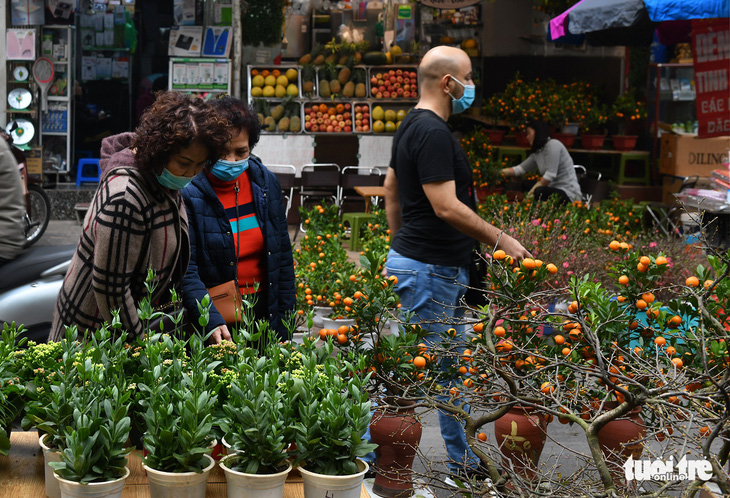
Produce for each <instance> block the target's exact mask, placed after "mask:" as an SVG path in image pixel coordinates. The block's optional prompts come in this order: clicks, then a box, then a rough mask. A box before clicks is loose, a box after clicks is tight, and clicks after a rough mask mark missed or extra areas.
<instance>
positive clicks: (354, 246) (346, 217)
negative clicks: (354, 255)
mask: <svg viewBox="0 0 730 498" xmlns="http://www.w3.org/2000/svg"><path fill="white" fill-rule="evenodd" d="M372 217H373V215H372V214H370V213H345V214H343V215H342V225H343V226H344V225H345V223H349V224H350V250H351V251H359V250H360V227H361V226H362V225H364V224H366V223H367V222H368V221H370V219H371V218H372Z"/></svg>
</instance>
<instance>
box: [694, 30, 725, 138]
mask: <svg viewBox="0 0 730 498" xmlns="http://www.w3.org/2000/svg"><path fill="white" fill-rule="evenodd" d="M692 56H693V57H694V70H695V90H696V92H697V121H698V123H699V128H698V131H697V135H698V137H699V138H709V137H718V136H723V135H725V136H727V135H730V84H728V78H729V77H730V74H728V73H730V24H728V20H727V19H710V20H693V21H692Z"/></svg>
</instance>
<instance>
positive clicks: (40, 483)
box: [0, 431, 370, 498]
mask: <svg viewBox="0 0 730 498" xmlns="http://www.w3.org/2000/svg"><path fill="white" fill-rule="evenodd" d="M10 443H11V448H10V454H9V455H8V456H6V457H5V456H0V490H2V491H0V495H1V496H3V497H8V498H9V497H12V498H41V497H43V496H46V490H45V482H44V480H43V479H44V468H43V452H42V451H41V448H40V446H38V433H37V432H35V431H29V432H23V431H13V433H12V434H11V435H10ZM140 453H141V452H140V451H133V452H132V453H131V454H130V455H129V463H128V464H127V465H128V467H129V471H130V474H129V477H128V478H127V481H126V484H125V485H124V492H123V493H122V497H124V498H148V497H149V496H150V490H149V486H148V485H147V476H146V475H145V471H144V468H143V467H142V459H141V457H140ZM226 494H227V493H226V478H225V476H224V475H223V471H222V470H221V469H220V467H218V466H217V465H216V466H215V467H214V468H213V470H212V471H211V473H210V477H209V478H208V492H207V493H206V495H205V496H206V497H207V498H226ZM360 497H361V498H370V495H369V494H368V492H367V491H365V487H364V486H363V488H362V492H361V494H360ZM284 498H304V488H303V485H302V478H301V476H299V475H297V476H295V477H294V476H292V477H290V478H289V479H288V480H287V481H286V484H285V485H284Z"/></svg>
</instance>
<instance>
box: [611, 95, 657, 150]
mask: <svg viewBox="0 0 730 498" xmlns="http://www.w3.org/2000/svg"><path fill="white" fill-rule="evenodd" d="M647 115H648V111H647V107H646V102H643V101H641V100H639V99H638V98H637V95H636V90H634V89H631V90H629V91H626V92H624V93H622V94H621V95H619V96H618V97H616V100H615V101H614V103H613V105H612V106H611V115H610V119H611V121H612V122H613V123H615V124H616V125H617V133H616V134H615V135H613V147H614V148H615V149H616V150H621V151H628V150H633V148H634V147H635V146H636V140H637V138H638V136H637V135H628V134H627V133H628V132H629V130H630V129H631V128H633V127H634V126H632V125H634V123H638V122H639V121H640V120H642V119H645V118H646V117H647Z"/></svg>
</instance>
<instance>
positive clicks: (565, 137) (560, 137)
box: [552, 133, 575, 147]
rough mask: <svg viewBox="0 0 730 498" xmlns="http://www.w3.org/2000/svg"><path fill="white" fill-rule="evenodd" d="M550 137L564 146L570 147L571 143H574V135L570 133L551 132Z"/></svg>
mask: <svg viewBox="0 0 730 498" xmlns="http://www.w3.org/2000/svg"><path fill="white" fill-rule="evenodd" d="M552 137H553V138H554V139H555V140H557V141H559V142H561V143H562V144H563V145H565V146H566V147H572V146H573V144H575V135H570V134H568V133H553V134H552Z"/></svg>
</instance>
